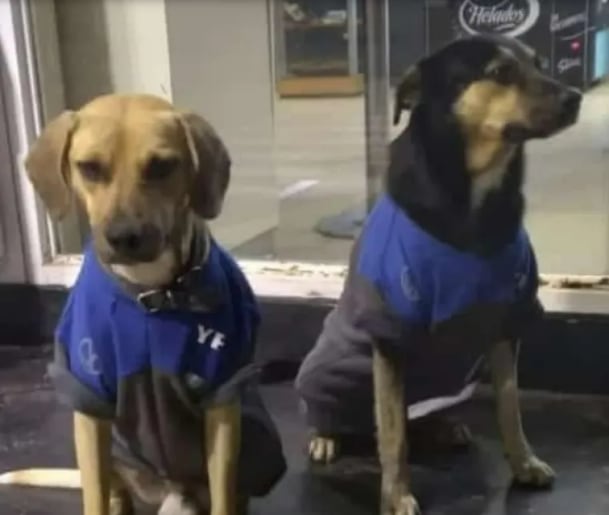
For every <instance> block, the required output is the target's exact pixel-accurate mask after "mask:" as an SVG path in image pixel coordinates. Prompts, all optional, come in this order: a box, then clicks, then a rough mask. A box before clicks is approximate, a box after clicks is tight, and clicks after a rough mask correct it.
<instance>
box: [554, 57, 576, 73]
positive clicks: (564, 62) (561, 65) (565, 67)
mask: <svg viewBox="0 0 609 515" xmlns="http://www.w3.org/2000/svg"><path fill="white" fill-rule="evenodd" d="M581 65H582V58H581V57H571V58H569V57H565V58H564V59H561V60H560V61H558V64H557V65H556V66H557V68H558V73H561V74H562V73H565V72H567V71H569V70H570V69H571V68H577V67H578V66H581Z"/></svg>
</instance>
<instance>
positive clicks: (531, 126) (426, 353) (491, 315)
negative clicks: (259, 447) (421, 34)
mask: <svg viewBox="0 0 609 515" xmlns="http://www.w3.org/2000/svg"><path fill="white" fill-rule="evenodd" d="M580 102H581V95H580V93H579V92H577V91H575V90H572V89H569V88H567V87H565V86H563V85H561V84H559V83H557V82H556V81H554V80H552V79H551V78H549V77H548V76H547V75H546V74H544V72H543V70H542V69H541V66H540V65H539V63H538V60H537V57H536V55H535V53H534V52H533V51H532V50H531V49H529V48H528V47H526V46H524V45H522V44H520V43H518V42H517V41H513V40H507V39H503V38H497V37H482V36H479V37H472V38H469V39H462V40H459V41H455V42H453V43H451V44H449V45H448V46H446V47H445V48H443V49H441V50H440V51H438V52H436V53H435V54H433V55H431V56H429V57H427V58H425V59H423V60H422V61H421V62H420V63H419V64H418V65H416V66H414V67H413V68H412V69H411V70H409V71H408V72H407V74H406V75H405V77H404V78H403V80H402V82H401V83H400V85H399V87H398V90H397V99H396V107H395V121H396V122H397V121H399V117H400V113H401V112H402V110H404V109H409V110H412V112H411V116H410V120H409V124H408V127H407V128H406V129H405V130H404V131H403V132H402V133H401V134H400V135H399V136H398V137H397V138H396V139H395V141H393V143H392V145H391V159H390V165H389V170H388V174H387V183H386V184H387V188H386V189H387V192H386V193H385V194H384V195H382V196H381V198H380V199H379V200H378V202H377V204H376V206H375V207H374V208H373V210H372V212H371V214H370V216H369V218H368V220H367V222H366V224H365V226H364V228H363V230H362V234H361V235H360V237H359V238H358V240H357V242H356V244H355V246H354V249H353V251H352V254H351V260H350V267H349V273H348V277H347V280H346V283H345V287H344V290H343V293H342V296H341V298H340V300H339V302H338V305H337V306H336V307H335V309H334V310H333V311H332V312H331V313H330V315H329V316H328V318H327V319H326V322H325V325H324V329H323V331H322V333H321V335H320V337H319V339H318V341H317V344H316V345H315V347H314V349H313V350H312V351H311V353H310V354H309V355H308V357H307V358H306V359H305V361H304V363H303V365H302V367H301V370H300V372H299V375H298V378H297V387H298V390H299V393H300V395H301V397H302V399H303V403H304V405H305V407H306V414H307V418H308V423H309V425H310V427H311V429H312V431H313V433H314V436H313V438H312V440H311V445H310V452H311V457H312V459H313V460H314V461H328V460H331V459H334V458H335V457H336V453H337V449H338V445H339V444H340V443H341V441H342V439H344V438H345V435H348V434H352V433H355V434H358V433H359V434H361V433H367V434H374V432H375V430H376V434H377V438H378V450H379V454H380V462H381V467H382V487H381V497H382V507H381V512H382V514H383V515H389V514H391V515H413V514H414V513H417V512H418V506H417V502H416V500H415V497H414V496H413V492H412V491H411V489H410V483H409V473H408V466H407V460H408V442H407V437H408V434H409V432H408V431H407V426H408V425H409V423H408V421H409V420H413V419H417V418H421V417H426V416H427V415H430V414H432V413H437V412H438V411H442V410H445V409H446V408H449V407H451V406H454V405H456V404H458V403H460V402H461V401H463V400H465V399H466V398H468V397H469V396H470V395H471V393H472V392H473V388H474V386H475V384H476V382H477V379H478V377H479V374H480V372H481V371H482V370H483V368H484V367H485V365H487V364H488V366H489V368H490V371H491V375H492V379H493V384H494V387H495V392H496V399H497V411H498V420H499V427H500V430H501V436H502V438H503V444H504V448H505V453H506V455H507V459H508V460H509V463H510V465H511V467H512V470H513V473H514V476H515V479H516V480H517V481H518V482H520V483H524V484H528V485H533V486H539V487H542V486H547V485H549V484H550V483H551V482H552V480H553V478H554V472H553V471H552V469H551V468H550V467H549V466H548V465H546V464H545V463H544V462H542V461H541V460H539V459H538V458H537V457H536V456H535V454H534V452H533V450H532V449H531V447H530V446H529V444H528V442H527V439H526V437H525V435H524V432H523V429H522V425H521V420H520V407H519V401H518V388H517V376H516V355H517V347H518V342H519V340H520V339H521V338H522V337H523V336H524V335H525V333H526V332H527V331H529V330H530V329H531V327H532V325H533V324H534V323H535V321H536V320H538V319H539V318H540V316H541V315H542V308H541V306H540V304H539V302H538V300H537V286H538V283H537V266H536V261H535V255H534V252H533V249H532V247H531V244H530V242H529V239H528V236H527V234H526V232H525V230H524V229H523V226H522V224H523V212H524V199H523V194H522V184H523V178H524V171H525V157H524V145H525V143H526V142H527V141H528V140H530V139H533V138H547V137H549V136H552V135H553V134H556V133H558V132H559V131H561V130H562V129H565V128H566V127H569V126H570V125H572V124H574V123H575V121H576V119H577V116H578V112H579V107H580ZM373 403H374V410H373ZM373 413H375V417H373ZM374 418H376V428H375V424H374Z"/></svg>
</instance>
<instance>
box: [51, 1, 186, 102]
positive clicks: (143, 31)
mask: <svg viewBox="0 0 609 515" xmlns="http://www.w3.org/2000/svg"><path fill="white" fill-rule="evenodd" d="M60 1H61V0H60ZM170 1H171V0H170ZM174 1H175V0H174ZM179 1H182V0H179ZM187 1H189V0H187ZM104 9H105V16H106V27H107V34H108V54H109V63H110V73H111V76H112V85H113V88H114V90H115V91H121V92H122V91H124V92H129V91H137V92H146V93H152V94H154V95H159V96H162V97H165V98H168V99H170V98H171V77H170V66H169V47H168V41H167V20H166V17H165V2H164V0H126V1H125V0H122V1H120V0H118V1H117V0H104Z"/></svg>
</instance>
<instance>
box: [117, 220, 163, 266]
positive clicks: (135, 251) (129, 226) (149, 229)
mask: <svg viewBox="0 0 609 515" xmlns="http://www.w3.org/2000/svg"><path fill="white" fill-rule="evenodd" d="M105 236H106V240H107V241H108V244H109V245H110V247H112V250H113V251H114V252H115V253H116V254H117V255H118V256H120V257H122V258H127V259H130V260H136V261H149V260H152V259H154V258H155V257H156V249H158V244H159V239H160V233H159V231H158V229H156V228H155V227H154V226H153V225H151V224H146V223H140V222H138V221H135V220H131V219H129V218H127V217H119V218H117V219H116V220H114V221H113V222H112V223H110V224H109V225H108V226H107V228H106V232H105Z"/></svg>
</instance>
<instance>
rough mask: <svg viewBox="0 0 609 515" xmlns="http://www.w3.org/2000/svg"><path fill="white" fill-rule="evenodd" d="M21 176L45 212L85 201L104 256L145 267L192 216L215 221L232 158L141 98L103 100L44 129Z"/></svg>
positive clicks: (165, 107)
mask: <svg viewBox="0 0 609 515" xmlns="http://www.w3.org/2000/svg"><path fill="white" fill-rule="evenodd" d="M26 169H27V171H28V174H29V177H30V179H31V180H32V183H33V184H34V187H35V189H36V190H37V191H38V193H39V195H40V196H41V197H42V199H43V201H44V202H45V204H46V206H47V208H48V209H49V211H50V213H51V214H52V215H54V216H55V217H57V218H61V217H62V216H64V215H65V214H66V212H67V211H68V209H69V207H70V203H71V200H70V199H71V197H72V191H73V192H74V193H75V194H76V196H77V197H78V198H79V199H80V200H81V201H82V204H83V206H84V209H85V211H86V213H87V215H88V218H89V222H90V225H91V229H92V233H93V242H94V245H95V248H96V250H97V252H98V254H99V255H100V257H101V259H102V260H104V261H105V262H107V263H109V264H136V263H147V262H152V261H154V260H155V259H157V258H158V257H159V256H160V255H161V254H162V253H163V252H164V251H165V249H167V248H168V246H170V245H172V244H173V242H174V241H175V239H176V238H179V237H180V235H181V232H182V230H183V226H184V224H185V223H186V220H187V217H188V216H189V214H190V213H191V212H194V213H195V214H196V215H198V216H200V217H202V218H205V219H211V218H214V217H216V216H217V215H218V213H219V211H220V209H221V206H222V202H223V199H224V194H225V192H226V189H227V186H228V182H229V178H230V158H229V155H228V152H227V150H226V148H225V147H224V144H223V143H222V141H221V140H220V138H219V137H218V135H217V134H216V133H215V131H214V130H213V129H212V127H211V126H210V125H209V124H208V123H207V122H206V121H205V120H204V119H203V118H201V117H200V116H198V115H195V114H192V113H181V112H178V111H176V110H175V108H174V107H173V106H172V105H171V104H169V103H168V102H166V101H164V100H162V99H160V98H156V97H153V96H147V95H108V96H104V97H100V98H97V99H95V100H93V101H92V102H91V103H89V104H87V105H86V106H84V107H83V108H82V109H81V110H79V111H75V112H73V111H69V112H65V113H63V114H62V115H60V116H59V117H58V118H56V119H55V120H53V121H52V122H50V123H49V125H48V126H47V127H46V128H45V129H44V131H43V132H42V134H41V135H40V137H39V138H38V140H37V141H36V142H35V143H34V145H33V147H32V148H31V150H30V153H29V155H28V156H27V159H26Z"/></svg>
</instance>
